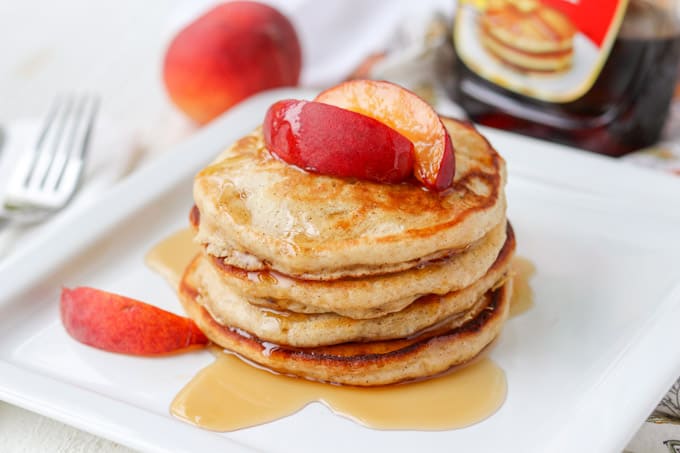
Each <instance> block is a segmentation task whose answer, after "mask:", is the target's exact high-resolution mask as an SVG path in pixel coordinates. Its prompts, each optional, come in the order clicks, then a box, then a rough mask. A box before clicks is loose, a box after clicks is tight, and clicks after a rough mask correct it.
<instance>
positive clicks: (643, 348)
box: [0, 90, 680, 453]
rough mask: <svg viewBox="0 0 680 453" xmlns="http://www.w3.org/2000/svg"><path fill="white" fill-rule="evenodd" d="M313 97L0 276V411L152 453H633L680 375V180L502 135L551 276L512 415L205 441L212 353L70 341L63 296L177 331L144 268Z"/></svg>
mask: <svg viewBox="0 0 680 453" xmlns="http://www.w3.org/2000/svg"><path fill="white" fill-rule="evenodd" d="M313 95H314V93H311V92H309V91H301V90H279V91H274V92H269V93H265V94H262V95H260V96H258V97H256V98H253V99H251V100H250V101H248V102H246V103H244V104H242V105H240V106H238V107H237V108H235V109H232V110H231V111H230V112H229V113H227V114H226V115H225V116H223V117H222V118H220V119H218V120H217V121H215V122H213V123H212V124H211V125H210V126H208V127H207V128H204V129H203V130H201V131H200V132H199V133H197V134H196V135H195V136H193V137H192V138H191V139H190V140H188V141H187V142H185V143H183V144H182V145H180V146H178V147H177V149H175V150H174V151H172V152H170V153H168V154H166V155H165V156H164V157H163V158H161V159H158V160H157V161H155V162H153V163H152V164H150V165H148V166H147V167H145V168H142V169H140V170H139V171H138V172H137V173H135V174H134V175H132V176H131V177H130V178H128V179H126V180H125V181H122V182H121V183H120V184H118V185H117V186H116V187H114V188H113V189H112V190H111V191H110V192H107V194H106V195H105V196H104V197H103V198H101V199H100V200H99V201H98V202H97V203H96V204H92V205H90V206H85V207H83V208H82V209H80V210H79V211H78V212H74V213H73V214H72V215H70V216H69V217H65V218H62V219H60V220H59V221H58V222H57V223H55V225H54V228H52V229H51V230H50V231H49V232H48V233H47V234H45V235H44V236H42V237H40V238H39V239H37V240H36V241H34V242H32V243H31V244H28V245H26V246H25V247H24V248H23V251H22V252H21V253H20V254H17V255H15V256H13V257H12V258H10V259H9V260H6V261H5V262H4V263H2V264H1V265H0V280H1V284H0V331H1V332H2V335H1V336H0V398H2V399H4V400H6V401H8V402H11V403H14V404H17V405H20V406H24V407H26V408H28V409H31V410H34V411H36V412H40V413H42V414H45V415H47V416H50V417H54V418H56V419H59V420H62V421H64V422H66V423H69V424H72V425H75V426H77V427H79V428H82V429H85V430H87V431H90V432H93V433H95V434H98V435H101V436H104V437H108V438H110V439H113V440H115V441H118V442H121V443H123V444H127V445H129V446H131V447H133V448H138V449H141V450H145V451H161V452H168V451H173V452H180V451H181V452H185V451H186V452H196V451H218V450H219V449H224V451H234V450H240V449H243V450H249V451H250V450H261V451H277V452H285V451H295V452H302V451H310V452H318V451H324V452H347V451H391V452H394V453H396V452H411V451H454V450H455V451H475V452H485V451H513V452H514V451H521V452H534V451H535V452H544V451H551V452H562V451H564V452H588V451H593V452H602V451H620V450H621V449H622V448H623V447H624V446H625V444H626V441H627V440H628V439H629V438H630V437H631V436H632V435H633V434H634V433H635V431H636V429H637V428H638V427H639V425H640V424H641V423H642V421H643V420H644V418H645V416H646V415H647V414H648V413H649V412H650V411H651V410H652V408H653V407H654V405H655V403H656V402H657V401H658V400H659V399H660V398H661V397H662V396H663V394H664V392H665V391H666V390H667V388H668V387H670V385H671V384H672V382H673V380H674V379H675V378H676V377H677V376H678V375H679V374H680V354H678V350H677V345H678V344H680V266H678V259H679V258H680V180H675V179H673V178H670V177H666V176H664V175H662V174H658V173H652V172H650V171H647V170H642V169H638V168H635V167H633V166H631V165H630V164H627V163H625V162H621V161H615V160H611V159H608V158H603V157H598V156H594V155H590V154H585V153H582V152H579V151H576V150H570V149H567V148H564V147H560V146H556V145H552V144H549V143H545V142H540V141H536V140H531V139H527V138H524V137H519V136H515V135H512V134H507V133H503V132H498V131H494V130H488V129H482V131H483V132H484V133H485V134H486V135H487V137H488V138H489V139H490V141H491V142H492V143H493V145H494V146H495V147H496V148H497V149H498V150H499V151H500V152H501V153H502V154H503V155H504V156H505V158H506V160H507V161H508V167H509V181H510V182H509V185H508V188H507V194H508V202H509V217H510V219H511V221H512V222H513V224H514V227H515V230H516V232H517V238H518V243H519V254H520V255H522V256H525V257H527V258H529V259H530V260H531V261H533V263H534V264H535V265H536V267H537V272H536V274H535V276H534V278H533V279H532V282H531V284H532V287H533V289H534V292H535V296H534V300H535V306H534V307H533V308H532V309H531V310H530V311H528V312H526V313H525V314H523V315H521V316H519V317H516V318H513V319H511V320H510V321H509V322H508V324H507V327H506V329H505V331H504V333H503V335H502V337H501V338H500V341H499V342H498V344H497V346H496V347H495V348H494V349H493V351H492V357H493V359H494V360H495V361H496V363H498V364H499V365H500V366H501V367H502V368H503V369H504V370H505V372H506V375H507V381H508V395H507V400H506V401H505V404H504V405H503V406H502V407H501V409H500V410H499V411H498V412H497V413H495V414H494V415H492V416H491V417H489V418H488V419H487V420H485V421H483V422H481V423H478V424H476V425H474V426H471V427H468V428H465V429H460V430H454V431H445V432H417V431H377V430H371V429H367V428H363V427H361V426H359V425H357V424H355V423H353V422H351V421H349V420H346V419H344V418H341V417H339V416H335V415H333V414H332V413H331V412H330V411H329V410H328V409H326V408H325V407H323V406H321V405H320V404H312V405H310V406H308V407H306V408H305V409H304V410H302V411H300V412H299V413H297V414H295V415H293V416H290V417H287V418H284V419H282V420H279V421H276V422H272V423H269V424H265V425H262V426H258V427H255V428H250V429H245V430H241V431H238V432H234V433H226V434H220V433H214V432H209V431H203V430H201V429H198V428H195V427H192V426H189V425H187V424H185V423H183V422H180V421H178V420H175V419H173V418H172V417H171V416H170V415H169V412H168V408H169V405H170V402H171V400H172V399H173V397H174V396H175V394H176V393H177V392H178V391H179V390H180V389H181V388H182V386H183V385H184V384H185V383H186V382H188V381H189V379H190V378H191V377H192V376H193V375H194V374H195V373H196V372H197V371H198V370H199V369H201V368H202V367H203V366H205V365H207V364H208V363H210V362H211V360H212V358H211V356H210V354H209V353H207V352H194V353H190V354H184V355H178V356H174V357H165V358H155V359H150V358H135V357H128V356H123V355H116V354H109V353H106V352H102V351H99V350H96V349H92V348H89V347H86V346H83V345H81V344H79V343H77V342H75V341H74V340H72V339H71V338H69V337H68V336H67V334H66V333H65V332H64V330H63V328H62V326H61V324H60V321H59V316H58V298H59V291H60V287H61V286H62V285H65V286H76V285H88V286H94V287H98V288H102V289H105V290H109V291H114V292H117V293H122V294H126V295H129V296H131V297H136V298H139V299H142V300H146V301H149V302H151V303H153V304H156V305H159V306H161V307H163V308H166V309H169V310H172V311H175V312H180V313H181V309H180V306H179V303H178V302H177V300H176V299H175V296H174V294H173V293H172V291H171V290H170V289H169V288H168V287H167V285H166V284H165V282H164V281H163V280H162V279H161V278H160V277H159V276H156V275H155V274H153V273H152V272H151V271H149V270H148V269H147V268H146V267H145V265H144V262H143V256H144V254H145V252H146V251H147V250H148V249H149V248H150V247H151V246H152V245H153V244H154V243H156V242H157V241H158V240H160V239H162V238H163V237H164V236H165V235H167V234H169V233H171V232H173V231H174V230H176V229H178V228H181V227H184V226H185V225H186V224H187V214H188V211H189V208H190V206H191V204H192V200H191V180H192V177H193V175H194V173H195V172H196V171H198V170H199V169H200V168H201V167H202V166H204V165H205V164H206V163H207V162H208V161H209V160H211V159H212V158H213V157H214V156H215V155H216V154H217V153H218V152H219V151H220V150H221V149H222V148H224V147H225V146H227V145H228V144H229V143H230V142H231V141H233V140H234V139H236V138H238V137H239V136H241V135H243V134H245V133H246V132H248V131H249V130H251V129H252V128H253V127H254V126H255V125H257V124H258V123H260V122H261V120H262V117H263V115H264V112H265V110H266V108H267V107H268V106H269V105H270V104H271V103H272V102H274V101H275V100H278V99H281V98H285V97H297V98H309V97H310V96H313ZM451 410H455V408H451Z"/></svg>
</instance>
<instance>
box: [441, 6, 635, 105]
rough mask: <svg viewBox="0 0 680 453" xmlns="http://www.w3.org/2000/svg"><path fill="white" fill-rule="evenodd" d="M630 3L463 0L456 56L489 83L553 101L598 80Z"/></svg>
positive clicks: (572, 95)
mask: <svg viewBox="0 0 680 453" xmlns="http://www.w3.org/2000/svg"><path fill="white" fill-rule="evenodd" d="M627 3H628V0H460V2H459V7H458V12H457V14H456V20H455V24H454V33H453V40H454V44H455V47H456V53H457V54H458V56H459V57H460V59H461V60H462V61H463V63H464V64H465V65H466V66H467V67H468V68H470V69H471V70H472V71H474V72H475V73H477V74H478V75H480V76H481V77H483V78H485V79H486V80H488V81H490V82H491V83H494V84H496V85H499V86H501V87H503V88H505V89H508V90H511V91H514V92H516V93H520V94H522V95H524V96H529V97H533V98H536V99H539V100H542V101H548V102H556V103H563V102H570V101H573V100H576V99H578V98H579V97H581V96H582V95H583V94H585V93H586V92H587V91H588V90H589V89H590V87H591V86H592V85H593V83H595V80H596V79H597V77H598V75H599V73H600V71H601V70H602V67H603V65H604V63H605V61H606V59H607V56H608V55H609V51H610V49H611V47H612V44H613V43H614V40H615V39H616V36H617V34H618V31H619V28H620V27H621V22H622V20H623V16H624V14H625V11H626V6H627Z"/></svg>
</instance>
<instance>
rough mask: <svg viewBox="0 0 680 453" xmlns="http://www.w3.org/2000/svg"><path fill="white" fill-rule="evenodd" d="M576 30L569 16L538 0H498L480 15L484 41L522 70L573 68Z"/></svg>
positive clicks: (503, 59)
mask: <svg viewBox="0 0 680 453" xmlns="http://www.w3.org/2000/svg"><path fill="white" fill-rule="evenodd" d="M575 32H576V29H575V28H574V25H573V24H572V22H571V21H570V20H569V18H568V17H567V16H565V15H564V14H562V13H561V12H559V11H557V10H555V9H553V8H550V7H549V6H546V5H543V4H541V3H539V2H538V1H536V0H495V1H494V2H492V3H491V4H490V5H489V6H488V7H487V8H486V10H485V11H484V12H483V13H482V14H481V16H480V18H479V37H480V40H481V42H482V45H484V47H485V48H486V49H487V50H488V51H489V52H490V53H491V54H492V55H494V56H495V57H496V58H498V59H499V60H500V61H501V62H503V63H504V64H506V65H507V66H510V67H512V68H514V69H517V70H519V71H522V72H538V73H558V72H563V71H565V70H567V69H569V68H570V67H571V64H572V58H573V54H574V49H573V38H574V34H575Z"/></svg>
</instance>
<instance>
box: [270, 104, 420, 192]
mask: <svg viewBox="0 0 680 453" xmlns="http://www.w3.org/2000/svg"><path fill="white" fill-rule="evenodd" d="M262 133H263V135H264V140H265V143H266V145H267V149H269V151H270V152H272V153H274V154H276V155H277V156H278V157H280V158H281V159H283V160H284V161H286V162H287V163H289V164H293V165H296V166H298V167H300V168H303V169H305V170H308V171H311V172H314V173H321V174H326V175H332V176H341V177H355V178H360V179H366V180H369V181H376V182H384V183H399V182H402V181H404V180H405V179H406V178H408V177H409V176H410V175H411V174H412V173H413V144H412V143H411V141H410V140H409V139H407V138H406V137H404V136H403V135H402V134H400V133H399V132H397V131H395V130H394V129H392V128H390V127H388V126H386V125H385V124H383V123H381V122H380V121H378V120H375V119H373V118H370V117H368V116H364V115H361V114H359V113H355V112H351V111H349V110H345V109H342V108H339V107H335V106H332V105H328V104H322V103H320V102H308V101H298V100H294V99H287V100H284V101H279V102H276V103H275V104H273V105H272V106H271V107H270V108H269V110H268V111H267V114H266V116H265V119H264V123H263V125H262Z"/></svg>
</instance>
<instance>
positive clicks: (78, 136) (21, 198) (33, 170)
mask: <svg viewBox="0 0 680 453" xmlns="http://www.w3.org/2000/svg"><path fill="white" fill-rule="evenodd" d="M98 105H99V100H98V98H97V97H96V96H93V95H81V96H75V95H67V96H61V97H58V98H56V99H55V101H54V103H53V104H52V107H51V108H50V110H49V112H48V114H47V117H46V118H45V122H44V124H43V126H42V129H41V131H40V133H39V135H38V137H37V140H36V143H35V146H33V147H32V148H31V149H28V150H27V151H26V152H25V153H24V155H23V156H22V157H21V158H20V160H19V162H18V164H17V168H16V170H15V171H14V172H13V173H12V176H11V178H10V182H9V185H8V188H7V193H6V199H5V205H6V206H11V207H22V206H31V207H34V208H41V209H58V208H60V207H62V206H63V205H65V204H66V202H67V201H68V200H69V199H70V198H71V196H72V195H73V194H74V192H75V190H76V187H77V185H78V182H79V180H80V176H81V174H82V171H83V166H84V159H85V155H86V152H87V149H88V145H89V140H90V135H91V133H92V127H93V125H94V119H95V116H96V112H97V108H98Z"/></svg>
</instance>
